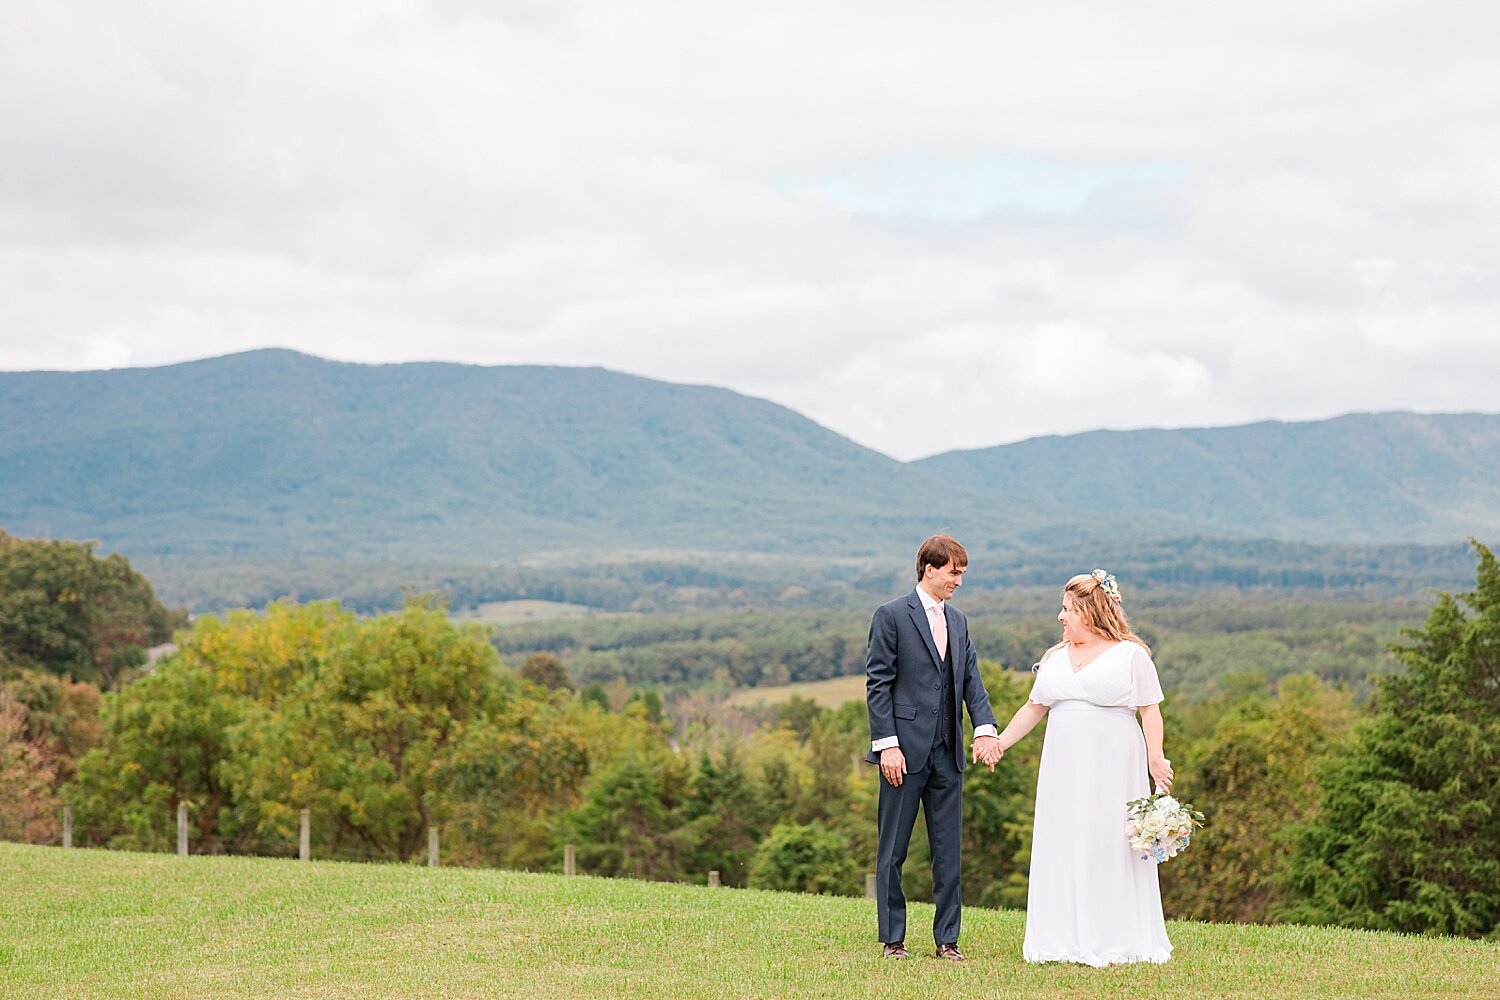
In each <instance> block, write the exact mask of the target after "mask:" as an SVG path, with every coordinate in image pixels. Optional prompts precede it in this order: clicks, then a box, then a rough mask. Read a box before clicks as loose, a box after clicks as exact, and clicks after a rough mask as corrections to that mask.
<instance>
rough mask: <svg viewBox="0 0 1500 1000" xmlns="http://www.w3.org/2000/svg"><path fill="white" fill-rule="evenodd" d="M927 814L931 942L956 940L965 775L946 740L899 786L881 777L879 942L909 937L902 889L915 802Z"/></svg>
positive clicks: (877, 856)
mask: <svg viewBox="0 0 1500 1000" xmlns="http://www.w3.org/2000/svg"><path fill="white" fill-rule="evenodd" d="M918 805H920V806H921V807H922V812H923V814H924V815H925V816H926V818H927V843H928V846H929V847H930V848H931V851H932V901H933V903H934V905H935V906H936V907H937V913H936V914H935V915H934V916H933V920H932V938H933V942H934V943H935V944H937V945H939V946H941V945H945V944H953V945H956V944H958V931H959V924H960V922H961V921H962V910H963V903H962V900H961V899H960V898H959V896H960V893H959V870H960V862H959V854H960V852H961V850H962V846H963V814H964V775H963V772H962V771H960V770H959V769H958V765H957V764H956V763H955V762H954V760H953V748H952V747H951V746H949V745H948V741H946V740H944V741H943V742H942V745H941V746H936V747H933V748H932V753H931V754H930V755H928V758H927V766H926V767H925V768H923V769H922V770H920V771H916V772H912V773H909V774H907V775H906V779H905V780H904V781H902V783H901V787H899V788H895V787H892V785H891V783H890V782H889V781H886V780H885V778H884V777H882V778H881V779H880V800H879V805H878V812H877V818H876V823H877V841H876V848H875V909H876V918H877V922H878V924H879V931H880V940H881V941H883V942H885V943H887V944H890V943H893V942H896V941H904V940H906V895H905V893H903V892H902V891H901V865H902V864H903V863H904V862H905V861H906V851H907V848H908V847H909V846H910V844H911V831H912V827H913V826H915V825H916V821H917V806H918Z"/></svg>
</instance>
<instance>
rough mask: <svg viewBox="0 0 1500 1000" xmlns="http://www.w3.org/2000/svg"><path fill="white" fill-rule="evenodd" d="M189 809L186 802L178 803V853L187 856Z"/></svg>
mask: <svg viewBox="0 0 1500 1000" xmlns="http://www.w3.org/2000/svg"><path fill="white" fill-rule="evenodd" d="M187 807H188V804H187V803H186V802H179V803H177V853H178V854H180V855H182V856H183V857H186V856H187V852H188V849H187V847H188V845H187Z"/></svg>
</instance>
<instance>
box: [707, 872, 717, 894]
mask: <svg viewBox="0 0 1500 1000" xmlns="http://www.w3.org/2000/svg"><path fill="white" fill-rule="evenodd" d="M708 887H709V888H710V889H717V888H718V887H719V873H718V872H717V871H715V870H714V869H712V868H710V869H709V870H708Z"/></svg>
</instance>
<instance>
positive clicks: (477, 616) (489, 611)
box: [452, 601, 606, 625]
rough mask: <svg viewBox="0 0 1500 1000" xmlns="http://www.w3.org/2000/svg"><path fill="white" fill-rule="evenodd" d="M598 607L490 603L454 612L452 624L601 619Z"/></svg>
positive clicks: (514, 602) (508, 602)
mask: <svg viewBox="0 0 1500 1000" xmlns="http://www.w3.org/2000/svg"><path fill="white" fill-rule="evenodd" d="M605 614H606V612H602V611H600V610H599V609H597V608H590V607H586V606H584V605H582V604H565V603H563V602H562V601H490V602H488V603H486V604H481V605H479V606H478V607H477V608H470V609H469V610H467V611H455V612H454V613H453V615H452V617H453V619H454V620H455V621H462V622H479V623H480V624H482V625H514V624H516V623H517V622H542V621H554V620H557V619H561V618H593V617H596V616H603V615H605Z"/></svg>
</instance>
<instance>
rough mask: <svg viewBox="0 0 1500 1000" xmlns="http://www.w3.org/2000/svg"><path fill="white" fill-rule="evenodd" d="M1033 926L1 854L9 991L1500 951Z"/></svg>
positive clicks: (1438, 966)
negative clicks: (956, 952) (947, 926)
mask: <svg viewBox="0 0 1500 1000" xmlns="http://www.w3.org/2000/svg"><path fill="white" fill-rule="evenodd" d="M931 917H932V910H931V908H930V907H927V906H922V905H918V906H916V907H914V912H913V914H912V923H913V927H914V929H916V928H921V929H924V930H925V929H926V927H928V926H930V921H931ZM1024 919H1025V916H1024V914H1021V913H1016V912H1009V911H998V910H981V909H977V908H972V907H971V908H969V909H967V910H966V911H965V924H964V937H963V942H962V943H963V946H964V948H965V950H966V951H967V952H968V954H969V956H970V959H971V960H970V961H969V962H968V963H966V964H964V965H953V964H949V963H946V962H938V961H936V960H934V959H930V958H927V957H925V955H923V954H920V953H918V954H914V957H913V958H912V959H910V960H908V961H906V962H886V961H883V960H881V959H880V958H879V957H878V946H877V945H876V943H875V941H874V912H873V904H871V903H868V902H865V901H863V900H854V899H834V898H829V897H820V896H799V895H790V894H784V893H770V892H751V891H744V890H734V889H705V888H698V887H691V886H680V885H663V884H658V883H650V882H632V881H623V880H618V881H617V880H608V879H594V878H563V877H561V876H557V875H531V874H524V873H517V872H501V871H488V870H471V869H458V868H439V869H434V870H429V869H426V868H418V867H411V866H401V865H364V864H339V863H334V862H312V863H299V862H295V861H274V860H265V859H255V858H214V857H192V858H177V857H175V856H170V855H149V854H126V853H116V852H103V851H81V850H80V851H64V850H60V849H58V848H44V847H25V846H19V845H14V844H0V997H6V998H11V997H28V998H30V997H68V998H74V997H131V998H136V997H359V998H360V1000H373V998H379V997H525V998H527V1000H539V998H544V997H688V998H691V997H877V996H878V997H931V996H950V997H954V998H978V997H1009V996H1015V997H1053V996H1069V997H1132V998H1137V1000H1140V998H1168V997H1170V998H1197V997H1230V996H1256V997H1275V998H1278V1000H1281V998H1292V997H1319V996H1327V997H1362V998H1373V997H1413V996H1423V997H1430V996H1443V997H1489V998H1493V997H1495V996H1497V995H1500V948H1497V946H1496V945H1494V944H1485V943H1480V942H1474V941H1463V940H1454V939H1432V938H1416V937H1402V936H1398V935H1392V934H1375V933H1366V932H1354V931H1342V930H1331V929H1325V928H1303V927H1255V926H1227V925H1224V926H1220V925H1211V924H1191V923H1173V924H1170V925H1169V927H1168V930H1169V933H1170V934H1171V936H1172V939H1173V942H1174V943H1175V944H1176V946H1177V955H1176V957H1174V958H1173V960H1172V961H1171V962H1169V963H1167V964H1165V965H1162V966H1125V967H1120V968H1113V969H1103V970H1094V969H1086V968H1082V967H1073V966H1056V965H1053V966H1031V965H1027V964H1025V963H1024V962H1022V961H1021V957H1020V950H1021V935H1022V930H1023V925H1024ZM919 938H920V934H916V933H914V934H913V935H912V939H911V942H910V943H912V944H914V945H915V944H917V943H919V940H918V939H919Z"/></svg>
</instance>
